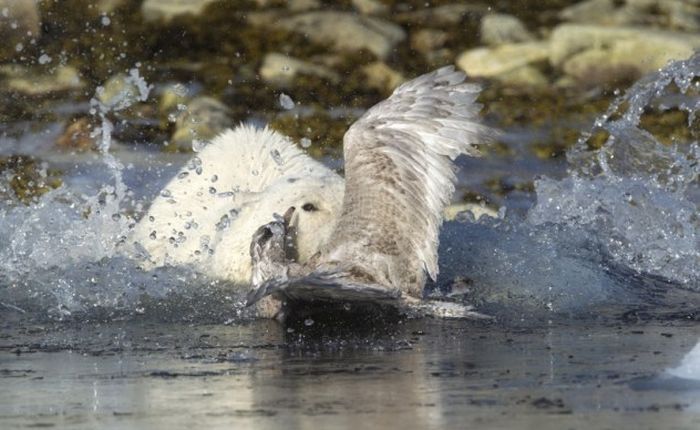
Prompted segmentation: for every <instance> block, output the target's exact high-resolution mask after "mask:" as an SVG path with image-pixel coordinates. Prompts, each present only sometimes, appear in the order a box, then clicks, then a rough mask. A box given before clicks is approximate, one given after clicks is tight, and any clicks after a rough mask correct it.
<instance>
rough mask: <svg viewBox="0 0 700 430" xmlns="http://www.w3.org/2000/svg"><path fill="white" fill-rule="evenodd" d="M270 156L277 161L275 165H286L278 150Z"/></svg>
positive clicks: (273, 151) (271, 152)
mask: <svg viewBox="0 0 700 430" xmlns="http://www.w3.org/2000/svg"><path fill="white" fill-rule="evenodd" d="M270 156H271V157H272V159H273V160H274V161H275V163H277V165H278V166H281V165H283V164H284V160H282V155H281V154H280V152H279V151H278V150H276V149H273V150H272V151H270Z"/></svg>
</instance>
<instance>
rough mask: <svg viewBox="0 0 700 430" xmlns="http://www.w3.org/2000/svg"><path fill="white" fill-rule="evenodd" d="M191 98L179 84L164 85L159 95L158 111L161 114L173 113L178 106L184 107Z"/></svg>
mask: <svg viewBox="0 0 700 430" xmlns="http://www.w3.org/2000/svg"><path fill="white" fill-rule="evenodd" d="M190 96H191V94H190V91H189V89H188V88H187V87H186V86H185V85H184V84H181V83H175V84H169V85H166V86H165V87H164V88H163V89H162V90H161V93H160V98H159V100H158V111H159V112H160V113H161V114H168V113H171V112H173V111H174V110H175V109H177V108H178V106H185V105H186V103H187V100H188V99H189V97H190Z"/></svg>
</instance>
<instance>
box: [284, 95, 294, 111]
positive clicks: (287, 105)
mask: <svg viewBox="0 0 700 430" xmlns="http://www.w3.org/2000/svg"><path fill="white" fill-rule="evenodd" d="M280 106H282V109H285V110H290V109H294V106H295V104H294V100H292V98H291V97H289V96H288V95H286V94H285V93H280Z"/></svg>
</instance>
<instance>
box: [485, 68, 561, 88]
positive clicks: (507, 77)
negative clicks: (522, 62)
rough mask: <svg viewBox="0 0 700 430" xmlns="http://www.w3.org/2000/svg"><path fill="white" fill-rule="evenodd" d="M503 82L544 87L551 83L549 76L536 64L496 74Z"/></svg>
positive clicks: (521, 86)
mask: <svg viewBox="0 0 700 430" xmlns="http://www.w3.org/2000/svg"><path fill="white" fill-rule="evenodd" d="M495 79H497V80H498V81H499V82H501V83H502V84H504V85H506V86H509V87H518V88H543V87H545V86H547V85H549V80H548V79H547V77H546V76H545V75H544V73H542V72H541V71H540V69H538V68H537V67H534V66H523V67H518V68H517V69H513V70H510V71H508V72H505V73H501V74H500V75H498V76H495Z"/></svg>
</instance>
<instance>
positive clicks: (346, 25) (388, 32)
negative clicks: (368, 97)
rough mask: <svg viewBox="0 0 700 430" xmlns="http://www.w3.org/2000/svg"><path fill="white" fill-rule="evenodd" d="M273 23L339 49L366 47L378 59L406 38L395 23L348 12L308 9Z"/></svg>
mask: <svg viewBox="0 0 700 430" xmlns="http://www.w3.org/2000/svg"><path fill="white" fill-rule="evenodd" d="M276 25H278V26H279V27H281V28H283V29H286V30H291V31H295V32H298V33H301V34H305V35H307V36H308V38H309V39H310V40H311V41H312V42H315V43H320V44H324V43H330V44H331V45H333V46H334V47H335V48H336V49H339V50H341V51H359V50H367V51H369V52H371V53H373V54H374V55H376V56H377V57H379V58H386V57H387V56H388V55H389V54H390V53H391V50H392V49H393V48H394V46H396V44H398V43H399V42H401V41H402V40H404V39H405V38H406V33H405V32H404V31H403V29H402V28H401V27H399V26H397V25H396V24H393V23H391V22H389V21H384V20H381V19H378V18H374V17H369V16H362V15H356V14H352V13H347V12H331V11H328V12H325V11H324V12H307V13H302V14H299V15H295V16H291V17H283V18H280V20H279V21H278V22H277V24H276Z"/></svg>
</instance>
